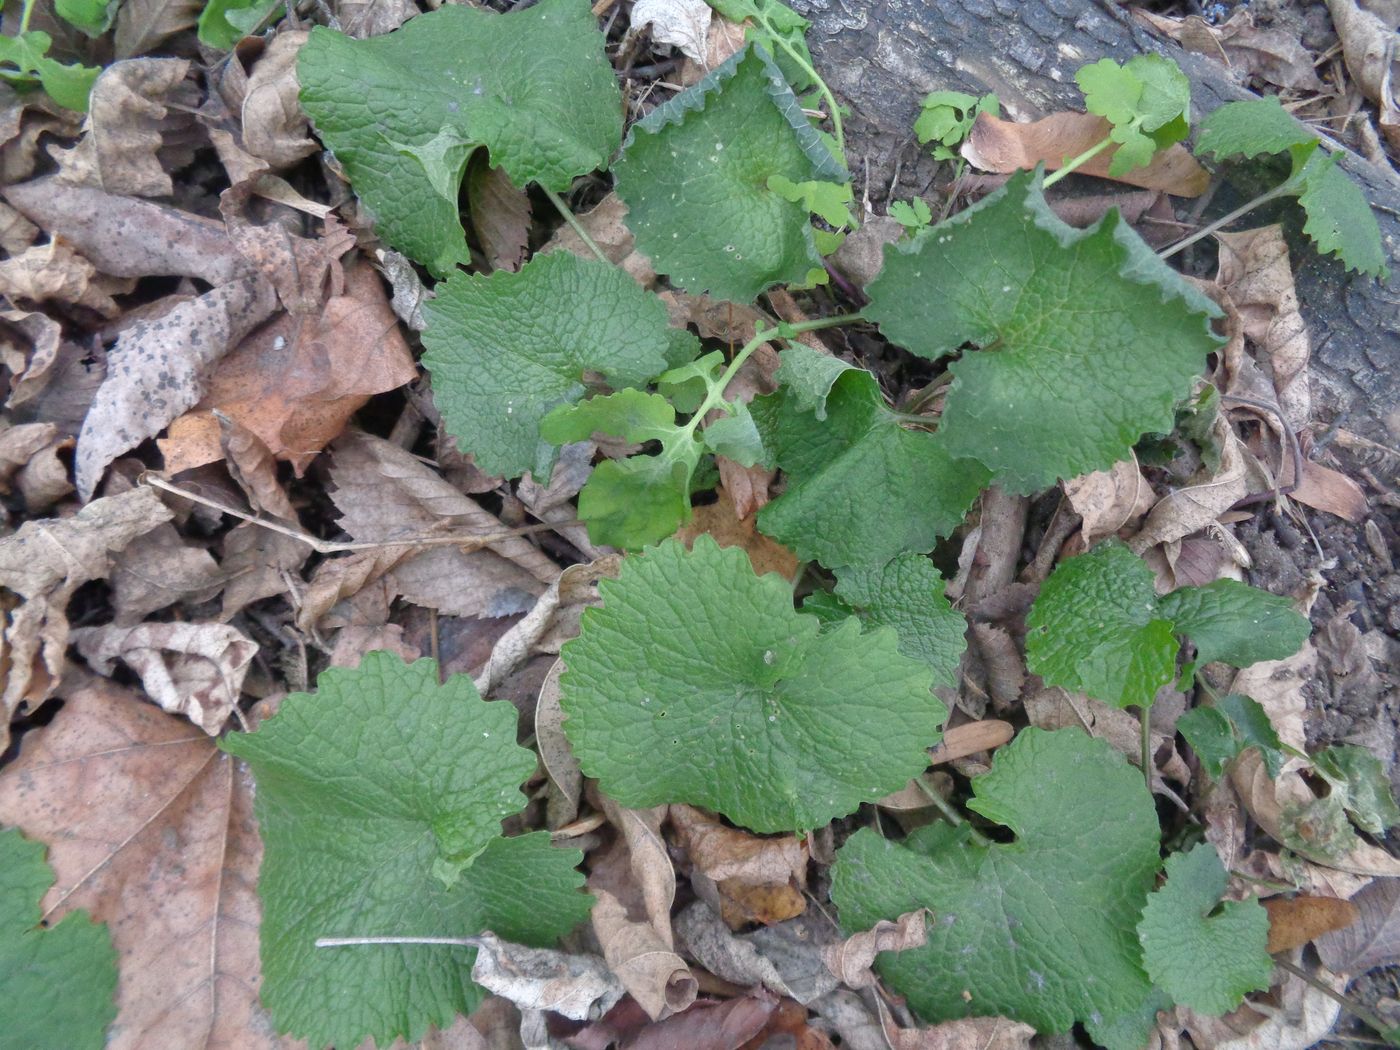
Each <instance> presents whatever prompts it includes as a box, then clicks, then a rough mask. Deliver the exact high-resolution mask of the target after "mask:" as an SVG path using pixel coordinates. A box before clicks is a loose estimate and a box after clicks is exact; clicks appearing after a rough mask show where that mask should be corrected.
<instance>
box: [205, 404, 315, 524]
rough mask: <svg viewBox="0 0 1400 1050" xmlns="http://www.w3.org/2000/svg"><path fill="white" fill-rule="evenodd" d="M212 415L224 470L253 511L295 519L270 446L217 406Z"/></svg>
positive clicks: (275, 516) (283, 518) (295, 515)
mask: <svg viewBox="0 0 1400 1050" xmlns="http://www.w3.org/2000/svg"><path fill="white" fill-rule="evenodd" d="M214 418H215V419H216V420H218V422H219V434H220V438H221V441H222V444H223V449H224V462H225V463H227V464H228V472H229V474H230V476H231V477H232V478H233V480H234V481H236V482H238V487H239V488H241V489H242V490H243V494H244V495H245V496H247V497H248V504H249V506H251V507H252V508H253V512H254V513H255V514H270V515H271V516H272V517H274V518H281V519H282V520H283V521H289V522H295V521H296V520H297V514H296V510H295V509H294V508H293V507H292V501H291V500H290V499H288V498H287V493H286V491H285V490H284V489H283V488H282V484H281V482H279V481H278V480H277V461H276V460H275V459H274V458H273V456H272V450H271V449H269V448H268V447H267V444H266V443H265V442H264V441H263V439H262V438H260V437H258V435H256V434H254V433H253V432H252V431H251V430H249V429H248V428H247V427H245V426H244V425H243V424H241V423H239V422H238V421H237V420H234V419H230V418H229V417H228V416H226V415H224V414H223V413H222V412H220V411H218V410H217V409H216V410H215V412H214Z"/></svg>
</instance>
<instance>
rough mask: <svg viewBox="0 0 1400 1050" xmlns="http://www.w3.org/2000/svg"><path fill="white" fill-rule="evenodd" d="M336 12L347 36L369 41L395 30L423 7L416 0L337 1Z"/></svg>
mask: <svg viewBox="0 0 1400 1050" xmlns="http://www.w3.org/2000/svg"><path fill="white" fill-rule="evenodd" d="M335 13H336V18H337V19H338V20H339V22H340V28H341V30H342V31H343V32H344V33H345V35H346V36H352V37H354V38H355V39H356V40H367V39H369V38H370V37H372V36H382V35H384V34H385V33H392V32H393V31H394V30H395V29H398V28H399V26H401V25H403V24H404V23H405V22H407V21H408V20H409V19H410V18H412V17H414V16H415V15H417V14H419V8H418V5H417V4H416V3H414V2H413V0H337V2H336V4H335Z"/></svg>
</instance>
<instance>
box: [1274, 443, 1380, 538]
mask: <svg viewBox="0 0 1400 1050" xmlns="http://www.w3.org/2000/svg"><path fill="white" fill-rule="evenodd" d="M1279 481H1280V483H1281V484H1283V485H1288V484H1290V483H1291V482H1292V481H1293V460H1292V458H1291V457H1290V458H1289V459H1286V460H1285V461H1284V470H1283V473H1282V475H1281V477H1280V479H1279ZM1288 498H1289V499H1292V500H1297V501H1298V502H1299V503H1306V504H1307V505H1308V506H1309V507H1312V508H1313V509H1314V510H1321V511H1325V512H1327V513H1328V514H1335V515H1336V516H1337V517H1339V518H1342V519H1343V520H1345V521H1349V522H1351V523H1352V524H1353V525H1354V524H1356V523H1358V522H1361V521H1364V520H1365V518H1366V515H1367V514H1368V513H1369V512H1370V502H1369V501H1368V500H1367V499H1366V490H1365V489H1363V488H1362V487H1361V486H1360V485H1358V484H1357V483H1356V482H1355V481H1353V480H1352V479H1351V478H1349V477H1347V476H1346V475H1345V474H1343V473H1341V472H1340V471H1337V470H1333V469H1332V468H1331V467H1324V466H1323V465H1322V464H1321V463H1317V462H1315V461H1313V460H1311V459H1305V460H1303V476H1302V478H1301V479H1300V480H1299V481H1298V482H1297V484H1294V485H1293V488H1292V491H1290V492H1289V493H1288Z"/></svg>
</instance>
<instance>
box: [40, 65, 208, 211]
mask: <svg viewBox="0 0 1400 1050" xmlns="http://www.w3.org/2000/svg"><path fill="white" fill-rule="evenodd" d="M189 68H190V64H189V62H187V61H186V60H184V59H179V58H138V59H128V60H126V61H121V62H113V63H112V64H111V65H110V66H107V67H106V68H105V69H103V70H102V72H101V73H100V74H99V75H98V77H97V80H96V81H94V82H93V85H92V94H91V96H90V97H89V99H88V114H87V117H86V119H84V121H83V137H82V138H81V139H79V140H78V143H77V144H76V145H74V146H72V147H70V148H68V149H50V151H49V152H50V153H51V154H52V155H53V158H54V160H56V161H57V162H58V178H59V180H61V181H62V182H66V183H69V184H70V185H74V186H89V187H92V188H93V189H97V190H102V191H103V192H106V193H113V194H125V195H131V196H137V197H168V196H169V195H170V194H171V193H173V192H174V188H175V187H174V183H173V182H171V179H170V175H169V172H168V171H167V170H166V165H165V164H164V163H162V159H163V158H162V153H163V152H164V151H165V148H166V142H167V135H170V136H171V139H172V140H175V139H178V137H179V136H180V135H181V134H182V133H184V132H186V131H187V129H188V127H189V125H190V124H191V123H192V116H191V107H193V105H194V104H195V103H196V102H197V100H198V91H197V90H196V88H195V86H194V85H193V84H187V83H186V82H185V75H186V74H187V73H188V72H189ZM184 152H185V153H186V154H187V155H188V153H189V150H188V148H187V147H186V148H185V149H184Z"/></svg>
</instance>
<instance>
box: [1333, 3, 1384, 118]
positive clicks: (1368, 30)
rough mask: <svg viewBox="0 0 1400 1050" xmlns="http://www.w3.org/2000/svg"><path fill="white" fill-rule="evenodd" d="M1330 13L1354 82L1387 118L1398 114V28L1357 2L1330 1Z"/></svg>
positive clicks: (1348, 70)
mask: <svg viewBox="0 0 1400 1050" xmlns="http://www.w3.org/2000/svg"><path fill="white" fill-rule="evenodd" d="M1327 10H1328V12H1329V13H1330V14H1331V15H1332V24H1333V25H1334V26H1335V27H1336V29H1337V36H1339V37H1341V40H1342V56H1343V58H1344V59H1345V60H1346V66H1347V72H1348V73H1350V74H1351V78H1352V80H1354V81H1355V82H1356V86H1357V87H1359V88H1360V89H1361V93H1362V94H1363V95H1365V96H1366V97H1367V98H1368V99H1370V100H1371V101H1372V102H1374V103H1375V104H1376V105H1377V106H1379V107H1381V110H1382V116H1383V117H1384V116H1385V115H1386V113H1387V111H1389V112H1390V113H1394V111H1395V109H1396V104H1395V95H1394V93H1393V91H1394V86H1395V83H1396V80H1395V78H1394V75H1393V66H1394V64H1395V62H1396V60H1397V55H1396V46H1395V29H1394V27H1393V26H1388V25H1386V23H1385V22H1384V21H1382V20H1381V18H1380V16H1378V15H1376V14H1374V13H1372V12H1370V11H1367V10H1364V9H1363V8H1362V7H1361V6H1360V5H1358V4H1357V3H1356V2H1355V0H1327Z"/></svg>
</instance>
